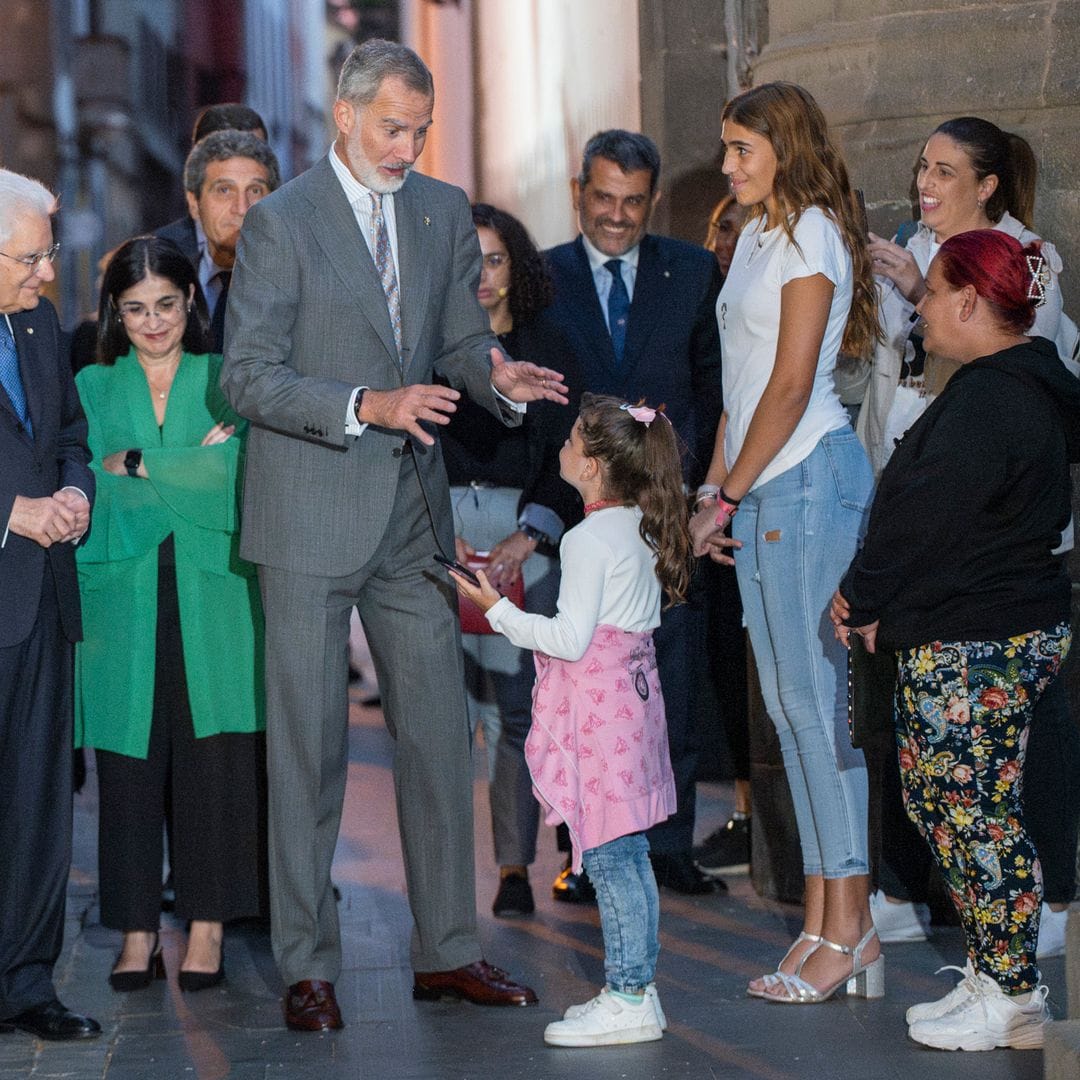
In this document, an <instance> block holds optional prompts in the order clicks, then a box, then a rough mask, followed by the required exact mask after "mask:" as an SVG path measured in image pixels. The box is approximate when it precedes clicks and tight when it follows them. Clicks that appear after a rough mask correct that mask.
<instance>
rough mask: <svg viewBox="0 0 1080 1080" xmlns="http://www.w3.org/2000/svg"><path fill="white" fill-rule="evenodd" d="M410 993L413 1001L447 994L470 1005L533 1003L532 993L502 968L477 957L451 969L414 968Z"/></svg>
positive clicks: (433, 998) (533, 995) (428, 999)
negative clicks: (473, 960) (423, 969)
mask: <svg viewBox="0 0 1080 1080" xmlns="http://www.w3.org/2000/svg"><path fill="white" fill-rule="evenodd" d="M413 980H414V981H413V991H412V996H413V997H414V998H416V1000H417V1001H438V1000H439V998H442V997H449V998H457V999H459V1000H460V999H464V1000H465V1001H471V1002H472V1003H473V1004H474V1005H535V1004H536V994H535V993H533V991H532V990H530V989H529V987H527V986H522V985H521V984H520V983H516V982H514V981H513V980H511V978H510V976H509V975H507V973H506V972H505V971H502V970H501V969H499V968H497V967H492V966H491V965H490V964H489V963H488V962H487V961H486V960H477V961H476V963H475V964H469V965H468V966H467V967H459V968H454V970H453V971H418V972H416V973H415V974H414V976H413Z"/></svg>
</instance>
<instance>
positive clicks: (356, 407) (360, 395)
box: [353, 386, 367, 424]
mask: <svg viewBox="0 0 1080 1080" xmlns="http://www.w3.org/2000/svg"><path fill="white" fill-rule="evenodd" d="M366 389H367V387H366V386H361V387H360V389H359V390H357V391H356V397H355V398H353V416H355V417H356V422H357V423H358V424H362V423H363V422H364V421H363V420H361V419H360V406H361V405H363V404H364V391H365V390H366Z"/></svg>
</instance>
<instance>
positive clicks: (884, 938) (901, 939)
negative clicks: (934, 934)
mask: <svg viewBox="0 0 1080 1080" xmlns="http://www.w3.org/2000/svg"><path fill="white" fill-rule="evenodd" d="M875 929H877V928H876V927H875ZM877 933H878V941H880V942H881V944H882V945H907V944H910V943H911V942H913V941H928V940H929V938H930V935H929V934H928V933H927V932H926V931H925V930H923V929H922V928H921V927H920V928H919V929H918V930H892V931H890V930H886V931H884V932H882V931H881V930H878V932H877Z"/></svg>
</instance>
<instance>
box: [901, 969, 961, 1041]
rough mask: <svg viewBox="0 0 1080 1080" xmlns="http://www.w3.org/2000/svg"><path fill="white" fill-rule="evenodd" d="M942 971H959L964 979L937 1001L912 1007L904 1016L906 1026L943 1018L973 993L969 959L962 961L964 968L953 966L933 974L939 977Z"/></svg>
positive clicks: (925, 1002)
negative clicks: (919, 1021) (920, 1021)
mask: <svg viewBox="0 0 1080 1080" xmlns="http://www.w3.org/2000/svg"><path fill="white" fill-rule="evenodd" d="M943 971H959V972H960V974H961V975H963V976H964V977H963V978H962V979H961V980H960V981H959V982H958V983H957V984H956V985H955V986H954V987H953V988H952V989H951V990H950V991H949V992H948V993H947V994H946V995H945V996H944V997H943V998H938V1000H937V1001H924V1002H922V1003H921V1004H919V1005H912V1006H911V1008H910V1009H908V1011H907V1012H906V1013H905V1014H904V1018H905V1019H906V1020H907V1022H908V1024H909V1025H911V1024H914V1023H915V1022H916V1021H918V1020H933V1019H934V1018H935V1017H938V1016H944V1015H945V1014H946V1013H947V1012H952V1010H953V1009H955V1008H956V1006H957V1005H959V1004H960V1003H961V1002H962V1001H966V1000H967V998H968V996H969V995H970V994H974V993H975V992H976V991H975V968H974V967H973V966H972V964H971V960H970V958H969V959H967V960H965V961H964V966H963V967H962V968H958V967H957V966H956V965H955V964H948V965H946V966H945V967H940V968H938V969H937V971H935V972H934V974H935V975H940V974H941V973H942V972H943Z"/></svg>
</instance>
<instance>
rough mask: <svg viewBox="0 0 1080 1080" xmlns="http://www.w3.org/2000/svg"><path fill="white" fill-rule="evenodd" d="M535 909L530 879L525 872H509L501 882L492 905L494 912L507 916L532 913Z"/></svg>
mask: <svg viewBox="0 0 1080 1080" xmlns="http://www.w3.org/2000/svg"><path fill="white" fill-rule="evenodd" d="M535 910H536V904H535V902H534V901H533V891H532V886H531V885H530V884H529V879H528V878H527V877H525V875H524V874H507V875H506V877H504V878H503V879H502V880H501V881H500V882H499V891H498V892H497V893H496V894H495V902H494V903H493V904H492V905H491V911H492V914H494V915H498V916H499V917H500V918H506V917H507V916H511V915H531V914H532V913H533V912H534V911H535Z"/></svg>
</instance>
